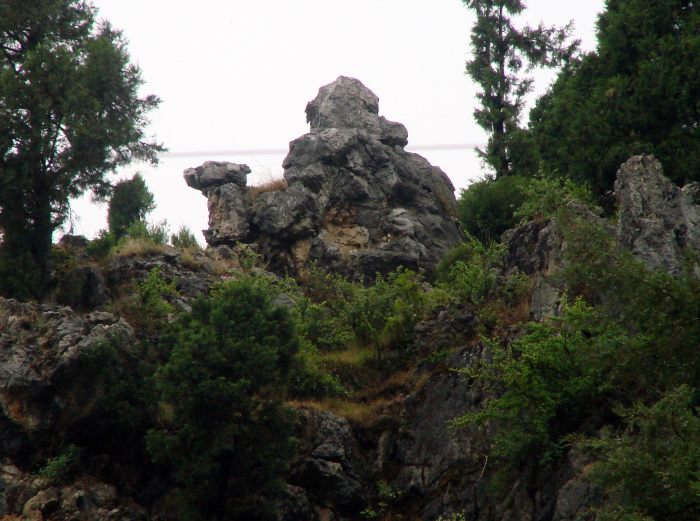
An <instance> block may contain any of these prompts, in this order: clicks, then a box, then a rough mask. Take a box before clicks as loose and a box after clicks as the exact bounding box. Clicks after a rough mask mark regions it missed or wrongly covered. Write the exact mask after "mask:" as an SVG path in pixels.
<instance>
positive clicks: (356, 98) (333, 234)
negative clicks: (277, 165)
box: [185, 76, 461, 278]
mask: <svg viewBox="0 0 700 521" xmlns="http://www.w3.org/2000/svg"><path fill="white" fill-rule="evenodd" d="M378 113H379V102H378V98H377V96H375V95H374V94H373V93H372V92H371V91H370V90H369V89H367V88H366V87H365V86H364V85H362V83H360V82H359V81H358V80H355V79H352V78H346V77H343V76H341V77H339V78H338V79H337V80H336V81H334V82H333V83H331V84H329V85H326V86H324V87H322V88H321V89H320V90H319V93H318V96H317V97H316V98H315V99H314V100H312V101H311V102H309V104H308V105H307V107H306V117H307V121H308V122H309V124H310V127H311V131H310V132H309V133H308V134H305V135H303V136H301V137H300V138H298V139H295V140H294V141H292V142H291V143H290V146H289V154H288V155H287V157H286V159H285V160H284V163H283V167H284V181H285V183H284V184H285V185H286V187H284V188H275V189H271V190H268V189H261V188H259V187H248V186H246V175H247V174H248V173H250V169H249V168H248V167H247V166H246V165H235V164H230V163H214V162H208V163H205V164H204V165H202V166H200V167H197V168H193V169H188V170H187V171H185V180H186V181H187V184H188V185H189V186H191V187H193V188H195V189H198V190H201V191H202V193H204V195H206V196H207V200H208V206H209V229H208V230H205V231H204V234H205V237H206V239H207V242H208V243H209V244H210V245H212V246H218V245H235V244H237V243H245V244H254V245H255V247H256V248H257V249H258V251H259V252H260V253H261V254H263V255H264V257H265V259H266V260H267V261H268V263H269V267H270V269H272V270H273V271H275V272H278V273H287V272H289V273H300V272H303V271H304V269H305V267H306V266H308V265H309V263H311V262H314V261H315V262H317V263H318V264H320V265H321V266H323V267H325V268H327V269H329V270H331V271H334V272H339V273H343V274H345V275H347V276H350V277H361V276H366V277H369V278H373V277H374V275H375V273H377V272H379V273H388V272H390V271H392V270H394V269H396V268H397V267H398V266H404V267H406V268H411V269H414V270H418V269H423V270H426V271H431V270H432V269H433V268H434V267H435V265H436V264H437V262H438V261H439V260H440V258H441V257H442V255H443V254H444V253H445V252H446V251H447V250H448V249H450V248H451V247H452V246H454V245H455V244H457V243H458V242H459V241H460V240H461V236H460V233H459V230H458V227H457V225H456V224H455V219H454V216H455V208H456V201H455V198H454V187H453V186H452V183H451V182H450V180H449V179H448V178H447V176H446V175H445V174H444V172H442V170H440V169H439V168H437V167H434V166H432V165H430V163H428V161H426V160H425V159H424V158H423V157H421V156H419V155H417V154H412V153H409V152H406V151H405V150H404V147H405V146H406V144H407V143H408V134H407V132H406V129H405V128H404V126H403V125H401V124H400V123H394V122H391V121H387V120H386V119H385V118H384V117H381V116H379V115H378ZM273 188H274V187H273Z"/></svg>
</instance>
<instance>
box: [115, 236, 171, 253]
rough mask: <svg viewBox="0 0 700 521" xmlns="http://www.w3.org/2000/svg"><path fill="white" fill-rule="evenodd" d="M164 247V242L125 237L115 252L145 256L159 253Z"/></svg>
mask: <svg viewBox="0 0 700 521" xmlns="http://www.w3.org/2000/svg"><path fill="white" fill-rule="evenodd" d="M165 248H166V246H165V245H164V244H157V243H155V242H153V241H152V240H151V239H144V238H139V239H127V240H126V241H125V242H124V243H123V244H121V245H120V246H119V247H118V248H117V250H116V254H117V255H123V256H124V257H147V256H152V255H158V254H161V253H163V252H164V251H165Z"/></svg>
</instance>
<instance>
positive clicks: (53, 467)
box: [39, 445, 82, 484]
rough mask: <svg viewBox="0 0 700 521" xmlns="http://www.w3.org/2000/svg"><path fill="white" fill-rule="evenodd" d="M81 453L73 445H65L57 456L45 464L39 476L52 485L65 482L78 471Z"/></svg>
mask: <svg viewBox="0 0 700 521" xmlns="http://www.w3.org/2000/svg"><path fill="white" fill-rule="evenodd" d="M81 452H82V451H81V450H80V449H79V448H78V447H76V446H75V445H67V446H66V447H64V448H63V450H62V451H61V453H60V454H59V455H58V456H56V457H55V458H50V459H49V460H48V461H47V462H46V464H45V465H44V466H43V467H42V468H41V469H40V470H39V475H40V476H41V477H42V478H45V479H47V480H49V481H50V482H51V483H54V484H61V483H64V482H66V481H67V480H68V479H69V478H70V477H71V476H72V475H73V474H75V473H76V472H77V471H78V470H79V468H80V457H81Z"/></svg>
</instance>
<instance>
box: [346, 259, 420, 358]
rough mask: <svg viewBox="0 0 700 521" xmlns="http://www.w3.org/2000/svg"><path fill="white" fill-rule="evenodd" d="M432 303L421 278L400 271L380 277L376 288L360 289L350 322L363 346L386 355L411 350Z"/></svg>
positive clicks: (406, 271)
mask: <svg viewBox="0 0 700 521" xmlns="http://www.w3.org/2000/svg"><path fill="white" fill-rule="evenodd" d="M427 304H428V299H427V297H426V293H425V291H424V290H423V288H422V287H421V281H420V279H419V277H418V275H417V274H416V273H414V272H412V271H411V270H404V269H401V268H400V269H398V270H397V271H395V272H392V273H390V274H389V275H387V276H386V277H382V276H380V275H377V278H376V280H375V282H374V284H373V285H371V286H369V287H367V288H358V290H357V292H356V294H355V299H354V300H353V301H352V307H351V309H350V321H351V325H352V328H353V331H354V333H355V336H356V337H357V339H358V340H359V341H360V342H363V343H365V344H371V345H373V346H374V348H375V353H376V356H377V359H378V360H381V359H382V355H383V354H384V353H387V352H390V351H398V352H399V353H403V354H405V353H406V352H408V351H409V349H410V343H411V338H412V335H413V330H414V327H415V325H416V323H417V322H418V321H419V320H420V319H422V318H423V316H424V315H425V313H426V312H427Z"/></svg>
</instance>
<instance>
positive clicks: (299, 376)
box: [289, 338, 348, 399]
mask: <svg viewBox="0 0 700 521" xmlns="http://www.w3.org/2000/svg"><path fill="white" fill-rule="evenodd" d="M289 394H290V395H291V396H292V397H294V398H315V399H320V398H330V397H338V396H346V395H347V394H348V391H347V389H345V387H343V384H342V383H341V382H340V380H339V379H338V377H337V376H336V375H334V374H332V373H330V372H329V371H327V370H326V369H325V368H324V367H323V364H322V363H321V361H320V360H319V356H318V350H317V349H316V347H314V345H313V344H311V343H310V342H309V341H307V340H306V339H303V338H301V339H300V342H299V352H298V353H297V355H296V357H295V360H294V365H293V367H292V369H291V371H290V379H289Z"/></svg>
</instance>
